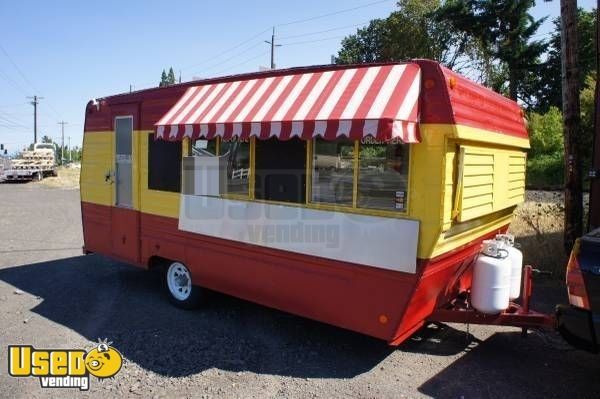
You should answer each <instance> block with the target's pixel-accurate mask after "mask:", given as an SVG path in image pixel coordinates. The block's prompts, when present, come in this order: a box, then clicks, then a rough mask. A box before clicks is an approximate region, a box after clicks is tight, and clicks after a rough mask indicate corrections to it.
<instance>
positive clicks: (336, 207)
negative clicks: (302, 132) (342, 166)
mask: <svg viewBox="0 0 600 399" xmlns="http://www.w3.org/2000/svg"><path fill="white" fill-rule="evenodd" d="M316 140H317V139H316V138H313V139H311V140H310V145H308V146H307V171H306V172H307V176H306V179H307V187H306V189H307V196H306V199H307V206H308V207H310V208H314V209H323V210H330V211H335V212H348V213H356V214H360V215H372V216H384V217H397V218H406V217H407V216H408V214H409V209H410V201H411V197H412V195H411V194H410V191H411V190H410V188H411V184H412V181H411V176H412V163H413V145H412V144H407V143H403V145H407V146H408V170H407V187H406V197H405V202H404V209H401V210H400V209H398V210H396V209H378V208H364V207H359V206H358V178H359V167H360V144H361V141H360V140H354V170H353V173H354V181H353V189H352V206H350V205H341V204H329V203H325V202H313V201H312V172H313V160H314V157H313V155H314V145H315V141H316Z"/></svg>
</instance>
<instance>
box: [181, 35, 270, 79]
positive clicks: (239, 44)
mask: <svg viewBox="0 0 600 399" xmlns="http://www.w3.org/2000/svg"><path fill="white" fill-rule="evenodd" d="M269 29H270V28H267V29H265V30H262V31H260V32H258V33H257V34H255V35H253V36H251V37H250V38H248V39H246V40H244V41H243V42H241V43H238V44H236V45H235V46H233V47H230V48H228V49H227V50H224V51H221V52H220V53H217V54H216V55H214V56H212V57H209V60H210V61H213V60H214V59H215V58H219V57H221V56H223V55H225V54H227V53H229V52H231V51H233V50H235V49H237V48H240V47H241V46H243V45H244V44H246V43H249V42H251V41H252V40H254V39H257V38H258V37H260V36H261V35H263V34H264V33H266V32H268V31H269ZM254 47H256V46H254ZM234 57H235V56H234ZM210 61H208V62H207V61H203V62H200V63H197V64H192V65H188V66H186V67H183V68H181V70H182V71H185V70H187V69H190V68H194V67H197V66H201V65H206V64H208V63H210Z"/></svg>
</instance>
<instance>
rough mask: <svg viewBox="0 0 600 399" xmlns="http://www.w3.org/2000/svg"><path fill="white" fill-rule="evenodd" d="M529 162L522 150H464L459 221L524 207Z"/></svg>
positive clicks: (477, 147)
mask: <svg viewBox="0 0 600 399" xmlns="http://www.w3.org/2000/svg"><path fill="white" fill-rule="evenodd" d="M525 161H526V159H525V153H524V152H523V151H522V150H508V149H502V148H493V147H491V146H484V145H463V146H461V148H460V162H459V164H460V165H459V168H460V172H461V173H460V175H461V176H462V181H461V187H460V197H459V204H458V207H457V210H458V214H457V220H458V221H459V222H464V221H467V220H472V219H475V218H479V217H482V216H484V215H487V214H489V213H493V212H497V211H499V210H502V209H506V208H508V207H511V206H514V205H517V204H518V203H520V202H521V201H522V200H523V196H524V193H525Z"/></svg>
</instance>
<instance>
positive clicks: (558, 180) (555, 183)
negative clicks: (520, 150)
mask: <svg viewBox="0 0 600 399" xmlns="http://www.w3.org/2000/svg"><path fill="white" fill-rule="evenodd" d="M563 181H564V156H563V153H562V152H561V153H555V154H552V155H539V156H538V157H536V158H530V159H528V160H527V181H526V184H527V187H528V188H535V189H559V188H561V187H562V186H563Z"/></svg>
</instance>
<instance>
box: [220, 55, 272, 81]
mask: <svg viewBox="0 0 600 399" xmlns="http://www.w3.org/2000/svg"><path fill="white" fill-rule="evenodd" d="M270 51H271V50H268V51H265V52H263V53H260V54H258V55H256V56H254V57H252V58H248V59H247V60H245V61H242V62H240V63H239V64H235V65H231V66H229V67H227V68H224V69H221V70H219V71H217V72H215V73H214V75H219V74H221V73H223V72H225V71H229V70H230V69H233V68H235V67H238V66H242V65H246V64H247V63H249V62H250V61H254V60H255V59H257V58H260V57H264V56H265V55H267V54H269V52H270ZM214 75H213V76H214Z"/></svg>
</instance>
